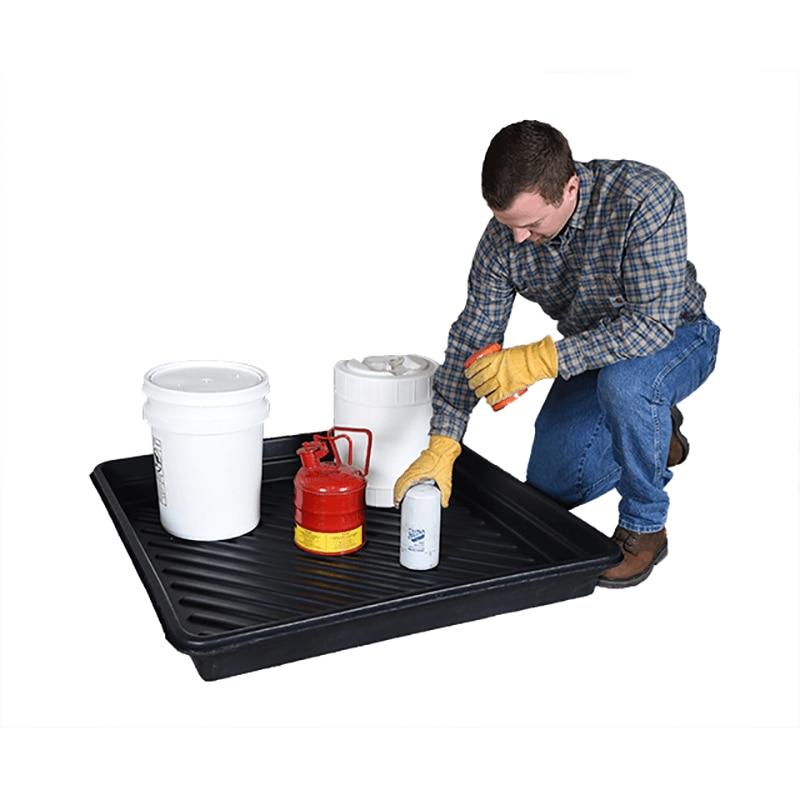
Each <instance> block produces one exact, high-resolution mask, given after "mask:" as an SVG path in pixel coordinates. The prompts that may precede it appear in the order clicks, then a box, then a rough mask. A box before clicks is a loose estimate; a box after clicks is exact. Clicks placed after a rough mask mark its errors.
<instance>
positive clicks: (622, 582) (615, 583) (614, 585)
mask: <svg viewBox="0 0 800 800" xmlns="http://www.w3.org/2000/svg"><path fill="white" fill-rule="evenodd" d="M666 557H667V544H665V545H664V547H663V548H662V549H661V550H660V551H659V553H658V555H657V556H656V557H655V558H654V559H653V563H652V564H651V565H650V566H649V567H648V568H647V569H646V570H644V572H640V573H639V574H638V575H631V577H630V578H620V579H618V580H610V579H609V578H603V577H600V578H598V579H597V585H598V586H603V587H604V588H606V589H627V588H628V586H636V585H637V584H640V583H641V582H642V581H644V580H647V578H649V577H650V573H651V572H652V571H653V567H654V566H655V565H656V564H660V563H661V562H662V561H663V560H664V559H665V558H666Z"/></svg>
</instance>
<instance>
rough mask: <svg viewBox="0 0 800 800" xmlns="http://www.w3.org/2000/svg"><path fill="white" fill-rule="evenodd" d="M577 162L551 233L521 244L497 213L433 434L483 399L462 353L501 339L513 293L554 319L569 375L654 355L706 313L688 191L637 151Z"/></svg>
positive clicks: (562, 369)
mask: <svg viewBox="0 0 800 800" xmlns="http://www.w3.org/2000/svg"><path fill="white" fill-rule="evenodd" d="M575 170H576V173H577V175H578V178H579V179H580V188H579V195H578V205H577V207H576V209H575V212H574V213H573V215H572V217H571V218H570V220H569V222H568V223H567V225H565V227H564V229H563V230H562V231H561V232H560V233H559V235H558V236H556V237H555V238H554V239H552V240H550V241H549V242H546V243H545V244H543V245H540V246H536V245H533V244H530V243H528V242H523V243H522V244H516V243H515V242H514V238H513V235H512V232H511V230H510V229H509V228H507V227H505V226H504V225H502V224H500V223H499V222H498V221H497V220H496V219H494V218H492V220H491V221H490V222H489V225H488V226H487V228H486V230H485V231H484V234H483V236H482V237H481V240H480V242H479V243H478V248H477V251H476V253H475V258H474V260H473V262H472V269H471V270H470V273H469V280H468V293H467V303H466V306H465V307H464V310H463V311H462V312H461V314H460V315H459V317H458V319H457V320H456V321H455V322H454V323H453V325H452V327H451V328H450V335H449V337H448V343H447V351H446V354H445V360H444V363H443V364H442V365H441V366H440V367H439V369H438V370H437V371H436V373H435V374H434V378H433V389H434V397H433V417H432V419H431V433H436V434H442V435H444V436H450V437H452V438H454V439H456V440H460V439H461V438H462V436H463V435H464V431H465V430H466V428H467V422H468V420H469V415H470V413H471V411H472V409H473V408H474V407H475V404H476V403H477V398H476V397H475V394H474V393H473V392H472V391H471V390H470V388H469V386H468V385H467V381H466V379H465V378H464V371H463V365H464V361H465V360H466V359H467V358H468V357H469V356H470V355H471V354H472V353H474V352H475V351H476V350H478V349H480V348H481V347H484V346H485V345H487V344H489V343H490V342H500V343H502V342H503V337H504V333H505V329H506V325H507V323H508V318H509V316H510V314H511V307H512V305H513V303H514V299H515V297H516V295H517V294H520V295H522V296H523V297H524V298H526V299H527V300H531V301H533V302H534V303H538V304H539V305H540V306H541V308H542V310H543V311H544V312H545V313H546V314H548V315H549V316H550V317H552V318H553V319H555V320H557V321H558V326H557V327H558V330H559V332H560V333H561V334H562V335H563V336H564V338H563V339H561V340H560V341H558V342H556V350H557V353H558V371H559V375H560V376H561V377H562V378H564V379H569V378H571V377H572V376H573V375H577V374H579V373H581V372H584V371H585V370H589V369H598V368H599V367H604V366H606V365H607V364H613V363H615V362H617V361H621V360H623V359H627V358H636V357H637V356H646V355H649V354H651V353H655V352H656V351H658V350H660V349H661V348H663V347H665V346H666V345H667V344H669V343H670V341H672V338H673V335H674V332H675V329H676V328H677V327H678V326H679V325H682V324H684V323H686V322H692V321H694V320H696V319H697V318H699V317H700V316H702V315H703V301H704V299H705V290H704V289H703V287H702V286H701V285H700V284H699V283H698V282H697V273H696V271H695V268H694V265H693V264H692V263H691V262H690V261H687V258H686V213H685V209H684V205H683V195H682V194H681V192H680V190H679V189H678V187H677V186H675V184H674V183H673V182H672V180H671V179H670V178H669V177H668V176H667V175H665V174H664V173H663V172H661V171H660V170H658V169H656V168H655V167H650V166H647V165H646V164H640V163H638V162H635V161H608V160H595V161H589V162H586V163H581V162H577V161H576V162H575ZM544 333H545V332H543V335H544ZM532 338H533V337H532Z"/></svg>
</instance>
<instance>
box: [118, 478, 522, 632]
mask: <svg viewBox="0 0 800 800" xmlns="http://www.w3.org/2000/svg"><path fill="white" fill-rule="evenodd" d="M141 490H142V492H143V496H142V497H141V500H140V501H139V502H137V503H135V504H131V505H128V508H127V510H128V517H129V519H130V521H131V523H132V524H133V526H134V527H135V529H136V532H137V534H138V536H139V539H140V541H141V542H142V544H143V545H144V547H145V549H146V550H147V552H148V554H149V556H150V559H151V562H152V563H153V564H154V566H155V568H156V570H157V571H158V573H159V575H160V576H161V579H162V582H163V584H164V586H165V587H166V588H167V590H168V591H169V593H170V595H171V596H172V599H173V604H174V607H175V609H176V610H177V613H178V616H179V618H180V620H181V623H182V626H183V627H184V628H185V629H186V631H187V632H190V633H192V634H194V635H196V636H208V635H210V634H216V633H219V632H224V631H232V630H241V629H243V628H248V627H251V626H261V625H264V624H271V623H284V622H290V621H292V620H297V619H302V618H305V617H309V616H316V615H318V614H325V613H328V612H331V611H340V610H345V609H349V608H357V607H361V606H364V605H368V604H370V603H375V602H383V601H386V600H391V599H396V598H402V597H406V596H411V595H416V594H418V593H419V592H423V591H426V590H430V589H437V588H443V587H446V586H453V585H460V584H464V583H469V582H471V581H473V580H483V579H485V578H487V577H496V576H502V575H508V574H513V573H515V572H518V571H520V570H524V569H529V568H531V567H532V566H533V565H535V564H536V558H535V554H534V553H533V551H532V550H531V548H529V547H527V546H526V545H525V544H524V543H522V542H517V541H514V539H513V538H511V537H509V536H507V535H505V536H504V535H501V534H500V533H499V532H498V531H497V530H495V529H493V528H492V527H490V526H487V524H486V522H485V521H484V520H483V519H482V518H481V517H479V516H478V515H477V514H476V513H475V512H474V511H472V510H471V509H470V508H468V507H465V506H461V505H458V504H454V505H453V506H452V507H451V508H450V509H448V512H447V514H446V515H445V517H444V519H443V526H442V537H441V538H442V551H441V560H440V565H439V567H438V568H437V569H436V570H432V571H426V572H415V571H412V570H407V569H405V568H403V567H401V566H400V564H399V562H398V556H399V529H400V513H399V511H396V510H394V509H376V508H368V509H367V519H366V526H365V529H366V533H367V544H366V545H365V547H363V548H362V549H361V550H359V551H358V552H357V553H352V554H350V555H348V556H344V557H330V556H328V557H326V556H315V555H311V554H308V553H303V552H301V551H299V550H298V548H297V547H296V546H295V545H294V542H293V540H292V536H293V525H294V523H293V520H292V509H293V499H292V498H293V493H292V492H293V487H292V482H291V480H288V479H286V480H275V481H272V482H269V483H265V484H264V488H263V491H262V507H261V514H262V518H261V524H260V525H259V527H258V528H257V529H256V530H255V531H253V532H252V533H249V534H247V535H245V536H241V537H239V538H238V539H233V540H231V541H226V542H190V541H185V540H182V539H177V538H175V537H172V536H170V535H169V534H167V533H165V532H164V530H163V529H162V528H161V526H160V524H159V520H158V511H157V501H156V497H155V494H154V493H151V492H150V491H149V488H148V487H147V485H142V486H141Z"/></svg>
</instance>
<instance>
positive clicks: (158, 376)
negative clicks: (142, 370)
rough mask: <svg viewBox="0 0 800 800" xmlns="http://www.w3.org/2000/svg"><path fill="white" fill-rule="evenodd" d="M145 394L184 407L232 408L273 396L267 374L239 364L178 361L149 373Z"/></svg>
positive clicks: (146, 376)
mask: <svg viewBox="0 0 800 800" xmlns="http://www.w3.org/2000/svg"><path fill="white" fill-rule="evenodd" d="M142 391H143V392H144V393H145V394H146V395H147V397H148V398H150V399H151V400H159V401H162V402H165V403H173V404H175V405H181V406H232V405H239V404H240V403H248V402H250V401H252V400H257V399H259V398H261V397H264V396H266V395H267V394H268V393H269V379H268V378H267V373H266V372H264V370H262V369H259V368H258V367H253V366H251V365H250V364H241V363H239V362H236V361H175V362H172V363H170V364H161V365H160V366H158V367H153V368H152V369H151V370H148V371H147V373H146V374H145V376H144V385H143V386H142Z"/></svg>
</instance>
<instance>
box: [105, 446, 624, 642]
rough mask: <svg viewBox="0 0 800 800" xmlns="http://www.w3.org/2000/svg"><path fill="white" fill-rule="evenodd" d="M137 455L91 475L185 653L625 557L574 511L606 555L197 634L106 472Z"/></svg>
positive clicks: (169, 634) (168, 633) (165, 625)
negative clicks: (603, 546) (175, 602)
mask: <svg viewBox="0 0 800 800" xmlns="http://www.w3.org/2000/svg"><path fill="white" fill-rule="evenodd" d="M311 435H313V433H301V434H293V435H286V436H276V437H270V438H265V439H264V440H263V442H272V443H279V442H289V441H294V440H301V439H306V438H308V437H310V436H311ZM462 449H463V454H468V457H473V458H474V457H476V458H478V459H480V460H481V461H483V462H485V463H486V464H488V465H489V466H490V467H491V468H492V469H494V470H497V471H498V472H500V473H502V474H503V475H504V476H505V478H506V479H507V480H510V481H513V482H514V483H515V484H519V485H520V486H521V487H527V488H529V489H531V490H532V491H536V490H535V489H534V488H533V487H530V486H529V485H528V484H525V483H523V482H522V481H519V480H518V479H517V478H515V477H514V476H513V475H511V474H510V473H508V472H506V471H505V470H503V469H502V468H500V467H498V466H497V465H496V464H493V463H492V462H490V461H488V459H486V458H484V457H483V456H481V455H480V454H479V453H477V452H476V451H474V450H471V449H470V448H469V447H467V446H466V445H462ZM134 459H149V460H150V461H151V462H152V454H144V455H140V456H130V457H128V458H119V459H111V460H108V461H103V462H101V463H100V464H98V465H97V466H96V467H95V468H94V469H93V470H92V472H91V473H90V475H89V477H90V479H91V481H92V483H93V484H94V486H95V489H96V490H97V492H98V494H100V497H101V499H102V500H103V503H104V504H105V506H106V510H107V511H108V513H109V516H110V517H111V519H112V521H113V522H114V526H115V528H116V529H117V533H118V534H119V537H120V538H121V539H122V542H123V545H124V546H125V549H126V551H127V553H128V556H129V558H130V559H131V561H132V562H133V565H134V568H135V569H136V572H137V574H138V576H139V579H140V580H141V582H142V583H143V584H144V588H145V590H146V591H147V594H148V596H149V598H150V602H151V603H152V605H153V609H154V610H155V612H156V616H157V617H158V619H159V622H160V623H161V627H162V629H163V631H164V635H165V637H166V639H167V641H169V643H170V644H171V645H172V646H173V647H175V648H176V649H177V650H178V651H179V652H181V653H184V654H186V655H189V656H208V655H211V654H213V653H218V652H224V651H227V650H230V649H232V648H236V647H239V646H243V645H248V646H250V645H253V646H256V645H258V644H259V643H262V642H265V641H268V640H269V639H271V638H273V637H278V636H282V635H286V634H294V633H298V632H302V631H309V630H314V629H315V628H320V627H325V626H328V625H335V624H338V623H341V622H351V621H357V620H358V619H359V618H361V617H369V616H371V615H374V614H376V613H378V614H383V613H387V612H390V611H392V610H393V609H394V608H401V609H403V610H405V609H409V608H413V607H415V606H421V605H426V604H429V603H435V602H436V601H437V600H442V599H448V600H450V599H455V598H458V597H462V596H467V595H471V594H475V593H478V592H487V591H497V590H500V589H503V588H505V587H508V586H518V585H524V584H525V583H532V582H536V581H538V580H540V579H542V578H546V577H554V576H558V575H561V574H573V575H579V574H581V573H584V572H598V571H603V569H606V568H608V567H611V566H613V565H614V564H617V563H619V561H620V560H621V558H622V557H621V554H620V553H619V551H618V550H617V551H616V552H614V551H613V550H612V549H611V546H612V545H613V543H612V542H611V540H610V539H608V537H606V536H604V535H603V534H602V533H600V532H599V531H598V530H597V529H596V528H594V527H592V526H591V525H589V524H588V523H586V522H585V521H584V520H582V519H580V518H579V517H576V516H574V515H571V516H572V517H573V520H574V521H576V522H577V523H578V524H579V526H580V527H582V528H584V529H585V530H586V532H587V533H589V534H590V535H592V536H593V537H597V536H599V537H601V538H602V539H603V540H607V541H608V543H609V547H608V548H607V549H608V551H609V552H608V553H607V554H606V555H598V556H596V557H595V558H590V559H583V560H580V561H576V562H571V561H568V562H565V563H561V564H552V565H548V566H536V567H534V568H532V569H528V570H521V571H518V572H514V573H511V574H508V575H499V576H495V577H490V578H484V579H481V580H478V581H470V582H468V583H459V584H455V585H451V586H446V587H441V588H436V589H431V590H428V591H423V592H416V593H415V594H414V595H412V596H410V597H409V596H405V597H395V598H392V599H389V600H380V601H376V602H371V603H366V604H364V605H360V606H357V607H355V608H347V609H340V610H336V611H331V612H327V613H325V614H320V615H317V616H314V617H310V618H306V619H300V620H291V621H287V622H278V623H273V624H269V623H258V624H255V625H252V626H248V627H245V628H239V629H237V630H234V631H225V632H222V633H216V634H212V635H209V636H197V635H196V634H193V633H191V632H190V631H188V630H186V628H184V626H183V625H182V623H181V620H180V617H179V616H178V615H177V613H176V612H175V608H174V606H173V603H172V600H171V599H170V596H169V592H168V591H167V588H166V586H165V585H164V583H163V581H162V579H161V576H160V575H159V573H158V570H157V569H156V568H155V566H154V564H153V562H152V560H151V559H150V557H149V556H148V553H147V551H146V549H145V548H144V546H143V545H142V543H141V541H140V539H139V536H138V534H137V533H136V530H135V528H134V526H133V525H132V523H131V522H130V519H129V518H128V515H127V513H126V512H125V510H124V509H123V508H122V505H121V504H120V502H119V500H118V499H117V497H116V494H115V493H114V490H113V489H112V488H111V484H110V482H109V480H108V478H107V476H106V471H107V470H108V468H109V467H111V466H113V465H114V464H118V463H122V462H126V463H127V462H130V461H132V460H134ZM537 494H538V496H539V500H540V501H543V502H546V503H547V504H550V505H551V506H552V507H554V508H555V509H557V510H558V511H559V512H560V513H570V512H568V511H567V510H566V509H564V508H563V507H561V506H559V505H558V504H557V503H555V501H553V500H551V499H550V498H548V497H546V496H545V495H543V494H542V493H541V492H538V493H537ZM601 568H602V569H601ZM598 574H599V572H598Z"/></svg>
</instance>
